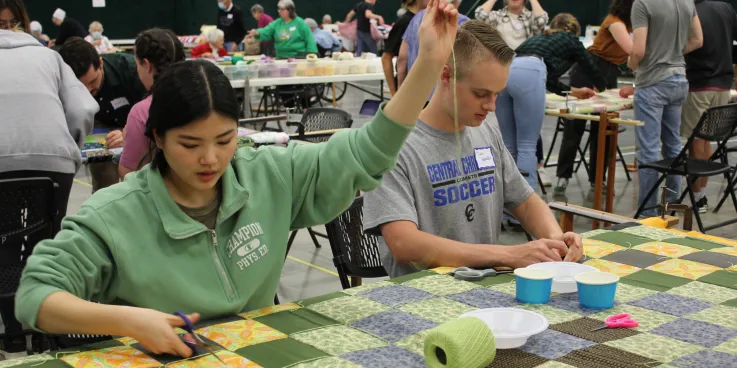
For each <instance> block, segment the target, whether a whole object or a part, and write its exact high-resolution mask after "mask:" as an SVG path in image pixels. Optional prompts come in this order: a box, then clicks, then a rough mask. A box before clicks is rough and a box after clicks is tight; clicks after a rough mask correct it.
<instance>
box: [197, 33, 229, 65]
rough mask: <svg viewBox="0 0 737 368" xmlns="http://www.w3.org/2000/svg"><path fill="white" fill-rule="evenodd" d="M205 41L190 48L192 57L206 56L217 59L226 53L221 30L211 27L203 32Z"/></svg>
mask: <svg viewBox="0 0 737 368" xmlns="http://www.w3.org/2000/svg"><path fill="white" fill-rule="evenodd" d="M205 38H207V43H203V44H202V45H199V46H197V47H195V48H194V49H192V55H190V56H191V57H192V59H197V58H206V59H217V58H221V57H224V56H227V55H228V51H227V50H226V49H225V47H223V46H224V45H225V34H224V33H223V31H221V30H219V29H217V28H213V29H210V30H208V31H207V32H206V33H205Z"/></svg>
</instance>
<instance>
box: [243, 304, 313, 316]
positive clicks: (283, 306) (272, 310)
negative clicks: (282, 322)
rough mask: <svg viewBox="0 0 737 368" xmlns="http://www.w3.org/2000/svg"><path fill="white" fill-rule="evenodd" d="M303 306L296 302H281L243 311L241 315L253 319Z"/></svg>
mask: <svg viewBox="0 0 737 368" xmlns="http://www.w3.org/2000/svg"><path fill="white" fill-rule="evenodd" d="M299 308H302V307H300V306H299V304H296V303H286V304H279V305H272V306H271V307H266V308H261V309H257V310H255V311H250V312H246V313H241V314H239V316H241V317H243V318H245V319H253V318H257V317H261V316H265V315H269V314H274V313H276V312H282V311H287V310H293V309H299Z"/></svg>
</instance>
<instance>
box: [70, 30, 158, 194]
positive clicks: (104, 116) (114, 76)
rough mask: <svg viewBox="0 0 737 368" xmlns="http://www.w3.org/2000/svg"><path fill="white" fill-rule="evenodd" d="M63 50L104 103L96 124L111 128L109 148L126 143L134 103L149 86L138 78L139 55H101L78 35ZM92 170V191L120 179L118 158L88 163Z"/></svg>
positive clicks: (96, 97) (77, 72) (100, 127)
mask: <svg viewBox="0 0 737 368" xmlns="http://www.w3.org/2000/svg"><path fill="white" fill-rule="evenodd" d="M59 54H60V55H61V57H62V58H63V59H64V62H66V63H67V65H69V66H70V67H71V68H72V71H74V75H76V76H77V78H78V79H79V80H80V81H81V82H82V84H84V85H85V86H86V87H87V90H88V91H89V92H90V94H91V95H92V97H94V98H95V99H96V100H97V102H98V104H99V105H100V111H99V112H98V113H97V114H96V115H95V128H97V129H107V130H110V132H109V133H108V134H107V135H106V137H105V146H106V148H108V149H111V148H121V147H123V131H122V129H123V128H124V127H125V123H126V121H127V120H128V114H129V113H130V110H131V107H133V105H135V104H136V103H138V102H139V101H141V100H142V99H143V97H144V96H145V94H146V88H145V87H144V86H143V84H141V80H140V79H139V78H138V72H137V67H136V58H135V57H134V56H133V55H130V54H126V53H115V54H104V55H102V56H100V54H98V53H97V50H96V49H95V47H94V46H92V44H90V43H89V42H87V41H85V40H83V39H81V38H78V37H75V38H72V39H70V40H69V41H67V42H66V43H65V44H64V45H63V46H62V47H61V48H60V49H59ZM87 167H88V168H89V169H90V173H91V174H92V191H93V192H96V191H97V190H99V189H102V188H106V187H109V186H111V185H113V184H115V183H117V182H118V181H119V180H120V177H119V176H118V165H116V164H115V163H114V162H112V161H109V162H96V163H90V164H87Z"/></svg>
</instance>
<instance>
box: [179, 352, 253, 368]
mask: <svg viewBox="0 0 737 368" xmlns="http://www.w3.org/2000/svg"><path fill="white" fill-rule="evenodd" d="M215 354H216V355H217V356H218V358H220V359H222V361H223V363H225V366H226V367H230V368H261V366H260V365H258V364H256V363H254V362H252V361H250V360H248V359H246V358H244V357H242V356H240V355H238V354H236V353H233V352H230V351H226V350H220V351H218V352H215ZM223 363H221V362H220V361H219V360H218V359H217V358H215V357H214V356H212V354H206V355H203V356H200V357H199V358H197V359H190V360H183V361H180V362H176V363H172V364H169V365H167V367H168V368H207V367H213V368H221V367H223Z"/></svg>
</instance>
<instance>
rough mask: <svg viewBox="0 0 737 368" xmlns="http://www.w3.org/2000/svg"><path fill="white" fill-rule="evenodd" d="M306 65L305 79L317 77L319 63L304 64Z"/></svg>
mask: <svg viewBox="0 0 737 368" xmlns="http://www.w3.org/2000/svg"><path fill="white" fill-rule="evenodd" d="M304 65H305V77H314V76H316V75H317V71H318V70H317V69H318V68H317V63H316V62H313V61H308V62H306V63H304Z"/></svg>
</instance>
